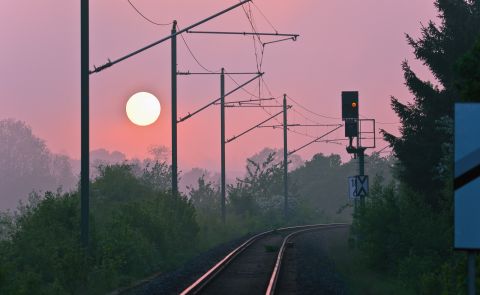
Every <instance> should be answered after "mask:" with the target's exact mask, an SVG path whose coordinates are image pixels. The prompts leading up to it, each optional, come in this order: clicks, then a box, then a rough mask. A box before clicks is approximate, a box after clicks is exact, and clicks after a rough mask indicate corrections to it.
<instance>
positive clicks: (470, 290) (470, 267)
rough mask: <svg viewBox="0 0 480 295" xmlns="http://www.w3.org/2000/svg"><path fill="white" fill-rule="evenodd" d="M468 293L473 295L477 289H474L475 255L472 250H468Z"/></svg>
mask: <svg viewBox="0 0 480 295" xmlns="http://www.w3.org/2000/svg"><path fill="white" fill-rule="evenodd" d="M467 255H468V295H475V294H477V291H476V290H475V289H476V288H475V287H476V286H475V278H476V275H475V268H476V263H475V257H476V253H475V251H473V250H470V251H468V254H467Z"/></svg>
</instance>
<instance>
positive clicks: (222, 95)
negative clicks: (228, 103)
mask: <svg viewBox="0 0 480 295" xmlns="http://www.w3.org/2000/svg"><path fill="white" fill-rule="evenodd" d="M220 141H221V169H220V170H221V173H222V175H221V178H222V179H221V183H222V187H221V194H222V196H221V198H222V199H221V202H222V205H221V206H222V222H223V224H225V221H226V208H225V202H226V201H225V199H226V191H225V185H226V183H225V69H224V68H222V73H221V75H220Z"/></svg>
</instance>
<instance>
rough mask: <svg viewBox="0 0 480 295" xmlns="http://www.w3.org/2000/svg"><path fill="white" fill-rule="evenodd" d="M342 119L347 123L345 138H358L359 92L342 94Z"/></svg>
mask: <svg viewBox="0 0 480 295" xmlns="http://www.w3.org/2000/svg"><path fill="white" fill-rule="evenodd" d="M342 119H343V120H344V121H345V137H350V138H351V137H357V136H358V91H343V92H342Z"/></svg>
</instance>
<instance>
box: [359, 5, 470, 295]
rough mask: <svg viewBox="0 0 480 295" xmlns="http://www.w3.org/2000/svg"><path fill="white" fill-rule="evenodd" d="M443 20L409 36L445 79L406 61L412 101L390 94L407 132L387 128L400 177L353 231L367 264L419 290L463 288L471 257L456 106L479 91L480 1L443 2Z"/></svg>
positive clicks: (378, 189) (380, 191) (375, 196)
mask: <svg viewBox="0 0 480 295" xmlns="http://www.w3.org/2000/svg"><path fill="white" fill-rule="evenodd" d="M435 5H436V7H437V9H438V11H439V17H440V21H441V22H440V24H438V25H436V24H434V23H433V22H430V23H429V24H428V25H427V26H423V27H422V37H421V38H420V39H418V40H414V39H413V38H411V37H410V36H408V35H407V40H408V43H409V44H410V45H411V46H412V47H413V49H414V52H415V56H416V58H417V59H418V60H420V61H422V62H423V63H424V64H425V65H426V66H427V67H428V68H429V69H430V70H431V72H432V74H433V75H434V77H435V78H436V79H437V82H438V84H439V85H434V84H433V83H432V82H428V81H422V80H421V79H420V78H418V77H417V75H416V74H415V73H414V72H413V71H412V70H411V68H410V66H409V64H408V63H407V62H404V63H403V70H404V75H405V80H406V86H407V87H408V88H409V90H410V92H411V93H412V94H413V96H414V101H413V102H412V103H409V104H403V103H400V102H399V100H398V99H396V98H392V107H393V109H394V111H395V112H396V113H397V114H398V116H399V117H400V120H401V123H402V126H401V128H400V131H401V136H400V137H395V136H393V135H391V134H389V133H387V132H385V131H383V132H384V135H385V139H386V140H387V141H389V142H390V144H391V145H392V147H393V150H394V152H395V155H396V156H397V158H398V160H399V161H398V165H397V167H396V175H397V176H398V178H399V180H400V181H399V182H397V183H391V184H390V185H386V186H382V185H380V184H376V185H374V187H373V189H372V190H371V193H370V196H369V198H368V200H367V203H366V206H365V208H363V209H362V210H359V212H358V214H357V215H356V216H355V217H356V218H355V222H354V227H353V229H354V231H355V232H356V233H357V234H358V237H359V239H358V245H359V248H360V249H361V250H362V253H363V254H364V255H365V257H366V258H367V260H366V261H367V263H368V264H369V265H370V266H371V267H373V268H374V269H376V270H379V271H382V272H384V273H389V274H390V275H393V276H397V277H398V278H400V279H401V280H402V281H403V282H404V283H406V284H407V285H408V286H409V287H412V288H413V290H415V292H416V293H417V294H463V293H464V292H465V282H464V279H463V278H464V277H465V271H466V266H465V257H464V255H461V254H458V253H455V252H454V251H453V241H452V238H453V186H452V179H453V106H454V102H460V101H477V102H478V101H480V96H478V92H477V91H478V77H479V73H480V71H479V62H478V61H479V45H478V44H477V45H476V46H475V47H474V44H475V42H476V40H478V38H479V36H480V1H478V0H472V1H463V0H437V1H435Z"/></svg>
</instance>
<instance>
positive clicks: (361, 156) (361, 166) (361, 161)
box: [357, 147, 365, 209]
mask: <svg viewBox="0 0 480 295" xmlns="http://www.w3.org/2000/svg"><path fill="white" fill-rule="evenodd" d="M357 157H358V175H360V176H364V175H365V148H363V147H359V148H358V151H357ZM364 206H365V196H363V195H362V196H360V208H361V209H363V208H364Z"/></svg>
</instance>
